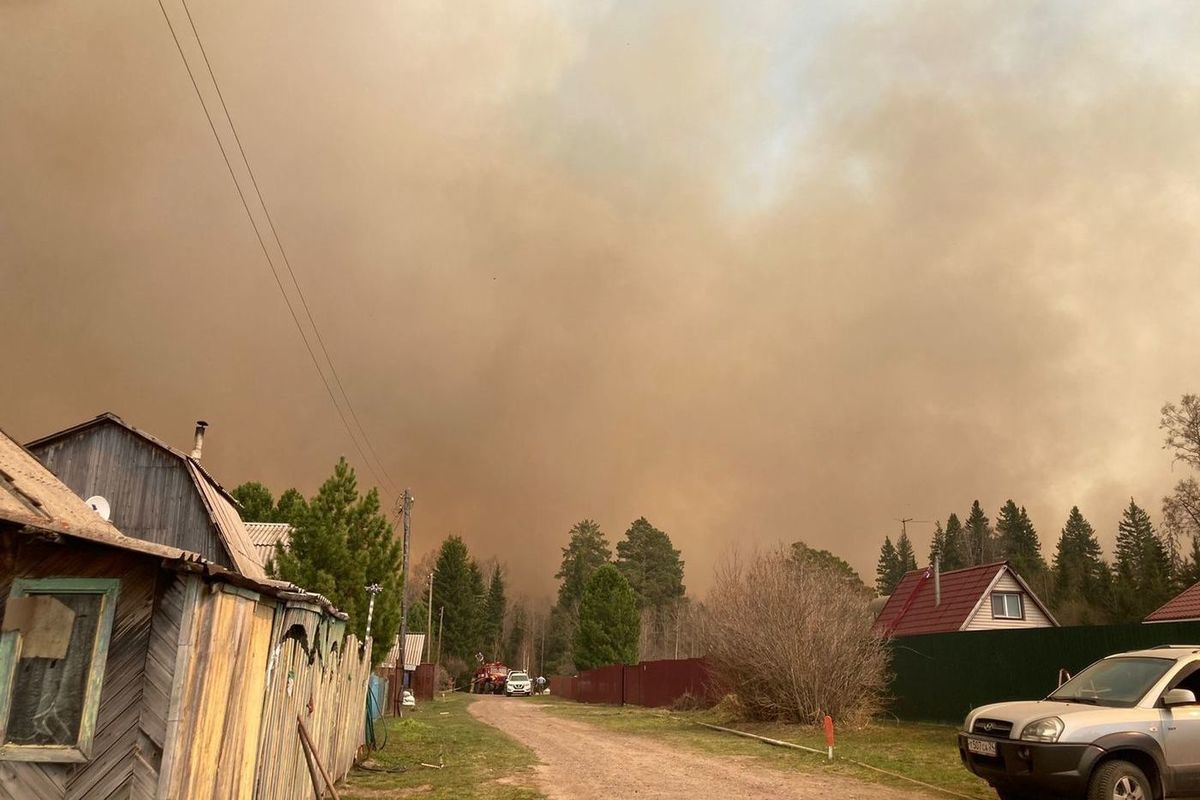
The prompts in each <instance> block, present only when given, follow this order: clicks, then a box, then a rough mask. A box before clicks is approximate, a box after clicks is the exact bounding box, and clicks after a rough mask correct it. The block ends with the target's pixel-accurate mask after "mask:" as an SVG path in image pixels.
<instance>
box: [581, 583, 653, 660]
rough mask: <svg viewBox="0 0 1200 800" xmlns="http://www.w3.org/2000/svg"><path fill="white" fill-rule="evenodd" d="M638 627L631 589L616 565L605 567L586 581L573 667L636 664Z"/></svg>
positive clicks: (634, 597)
mask: <svg viewBox="0 0 1200 800" xmlns="http://www.w3.org/2000/svg"><path fill="white" fill-rule="evenodd" d="M639 627H640V615H639V613H638V604H637V597H636V595H635V594H634V592H633V589H632V588H631V587H630V586H629V582H628V581H627V580H625V576H624V575H622V574H621V571H620V570H619V569H617V568H616V566H614V565H612V564H605V565H604V566H602V567H600V568H599V569H598V570H596V571H595V573H594V574H593V575H592V577H591V578H590V579H589V580H588V584H587V587H586V589H585V590H584V593H583V598H582V599H581V600H580V602H579V627H578V629H577V630H576V632H575V665H576V666H577V667H578V668H579V669H581V670H586V669H593V668H595V667H602V666H606V665H608V664H633V663H636V662H637V645H638V636H639V634H640V631H639Z"/></svg>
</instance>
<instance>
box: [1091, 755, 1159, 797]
mask: <svg viewBox="0 0 1200 800" xmlns="http://www.w3.org/2000/svg"><path fill="white" fill-rule="evenodd" d="M1088 800H1154V790H1153V789H1151V788H1150V781H1149V780H1147V779H1146V774H1145V773H1144V772H1142V771H1141V770H1140V769H1138V768H1137V767H1136V766H1135V765H1133V764H1130V763H1129V762H1128V761H1109V762H1108V763H1107V764H1103V765H1102V766H1101V767H1100V768H1099V769H1098V770H1096V774H1095V775H1093V776H1092V782H1091V783H1090V784H1089V785H1088Z"/></svg>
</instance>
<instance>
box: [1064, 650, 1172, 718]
mask: <svg viewBox="0 0 1200 800" xmlns="http://www.w3.org/2000/svg"><path fill="white" fill-rule="evenodd" d="M1174 664H1175V661H1174V660H1172V659H1168V658H1151V657H1143V656H1133V657H1129V658H1106V659H1104V660H1103V661H1097V662H1096V663H1095V664H1092V665H1091V666H1090V667H1088V668H1087V669H1085V670H1084V671H1083V672H1081V673H1079V674H1078V675H1076V676H1075V677H1074V678H1072V679H1071V680H1069V681H1067V682H1066V683H1064V684H1063V685H1062V686H1060V687H1058V691H1056V692H1054V694H1052V695H1050V697H1049V698H1047V699H1049V700H1061V701H1064V702H1067V703H1086V704H1088V705H1093V706H1116V707H1118V708H1130V707H1132V706H1135V705H1137V702H1138V701H1139V700H1141V699H1142V696H1143V695H1145V694H1146V691H1147V690H1148V689H1149V688H1150V687H1151V686H1153V685H1154V684H1155V682H1157V681H1158V679H1159V678H1161V677H1162V676H1163V675H1166V674H1167V670H1169V669H1170V668H1171V667H1172V666H1173V665H1174Z"/></svg>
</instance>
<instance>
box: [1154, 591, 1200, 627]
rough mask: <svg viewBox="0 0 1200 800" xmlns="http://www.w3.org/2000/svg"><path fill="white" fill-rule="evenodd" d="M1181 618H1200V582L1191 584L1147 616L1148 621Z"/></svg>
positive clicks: (1169, 620)
mask: <svg viewBox="0 0 1200 800" xmlns="http://www.w3.org/2000/svg"><path fill="white" fill-rule="evenodd" d="M1180 619H1200V583H1197V584H1194V585H1192V586H1189V587H1188V588H1186V589H1184V590H1183V591H1182V592H1180V593H1179V594H1177V595H1176V596H1175V597H1173V598H1172V599H1170V600H1168V601H1167V602H1166V603H1165V604H1164V605H1163V607H1162V608H1160V609H1158V611H1155V612H1154V613H1153V614H1151V615H1150V616H1148V617H1146V622H1171V621H1173V620H1180Z"/></svg>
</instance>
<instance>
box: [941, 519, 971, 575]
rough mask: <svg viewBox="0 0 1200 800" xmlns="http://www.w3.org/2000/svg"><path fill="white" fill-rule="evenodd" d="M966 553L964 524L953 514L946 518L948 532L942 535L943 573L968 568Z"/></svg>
mask: <svg viewBox="0 0 1200 800" xmlns="http://www.w3.org/2000/svg"><path fill="white" fill-rule="evenodd" d="M966 551H967V546H966V542H965V541H964V537H963V526H962V523H961V522H959V520H958V515H957V514H951V515H950V516H949V517H947V518H946V530H945V532H944V533H942V548H941V552H940V555H941V557H942V564H941V566H942V571H943V572H949V571H950V570H952V569H962V568H963V567H965V566H968V564H967V559H966Z"/></svg>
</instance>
